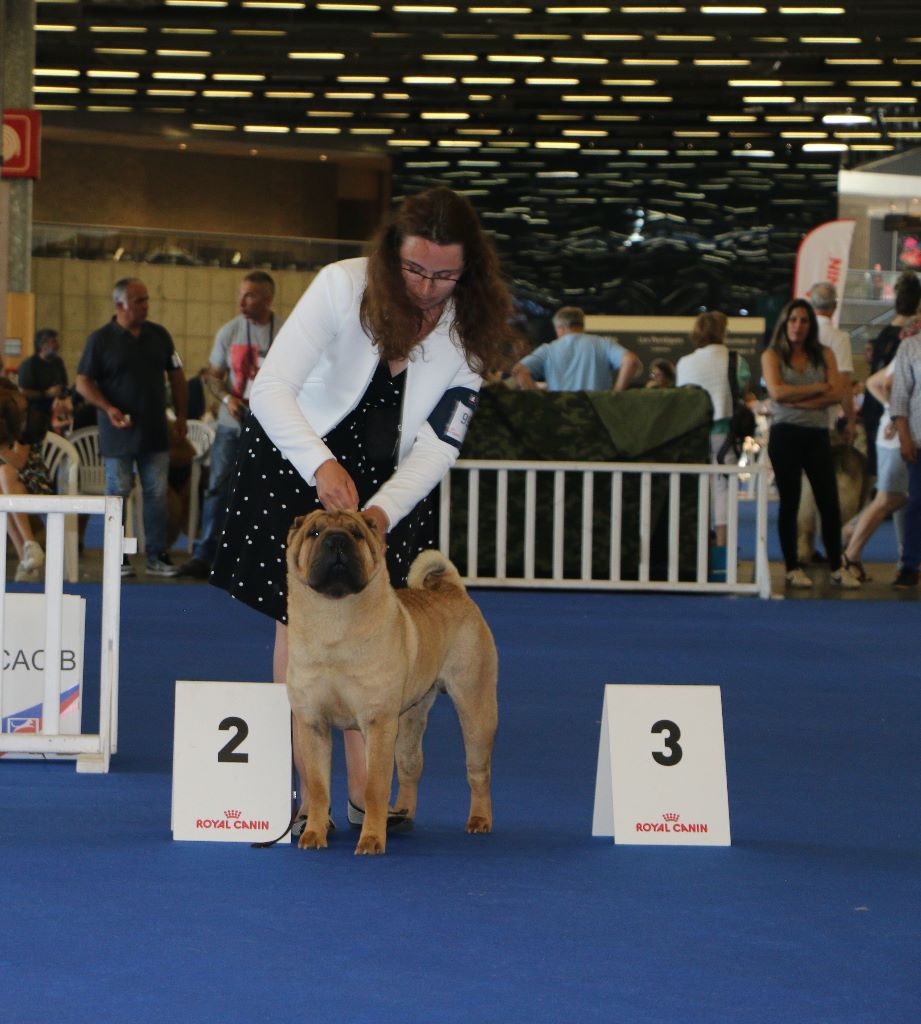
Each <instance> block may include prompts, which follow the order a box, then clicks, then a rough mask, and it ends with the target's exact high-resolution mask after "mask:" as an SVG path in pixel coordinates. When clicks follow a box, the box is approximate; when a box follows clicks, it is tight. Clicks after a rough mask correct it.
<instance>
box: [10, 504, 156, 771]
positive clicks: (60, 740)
mask: <svg viewBox="0 0 921 1024" xmlns="http://www.w3.org/2000/svg"><path fill="white" fill-rule="evenodd" d="M14 512H23V513H27V514H31V515H39V514H41V515H44V516H45V517H46V545H45V591H44V597H45V659H44V661H45V666H44V695H43V703H42V722H41V729H40V731H39V732H17V733H0V752H2V753H20V754H49V753H56V754H71V755H75V756H76V759H77V771H78V772H107V771H108V770H109V758H110V756H111V755H112V754H113V753H115V752H116V750H117V747H118V639H119V625H120V613H121V562H122V553H123V552H124V553H129V554H130V553H131V552H132V551H133V550H134V548H135V543H136V542H135V541H134V539H133V538H128V539H126V538H125V537H124V531H123V528H122V499H121V498H116V497H70V496H50V495H49V496H47V497H44V496H38V495H28V496H22V497H18V496H17V497H11V496H10V497H6V496H4V497H0V536H2V538H3V539H2V544H0V550H2V552H3V565H4V566H5V565H6V554H7V530H6V527H7V516H8V515H10V514H11V513H14ZM81 513H83V514H89V515H94V514H96V515H98V514H102V515H103V516H104V517H105V527H104V538H105V541H104V547H103V569H102V630H101V633H102V635H101V650H100V665H99V732H98V733H94V734H86V733H83V734H80V735H65V734H62V733H61V732H60V699H61V698H60V693H61V646H62V644H61V630H62V619H63V615H62V609H63V597H64V520H65V516H67V515H75V514H81ZM6 597H7V588H6V579H5V574H4V582H3V587H2V590H0V651H5V650H6V649H7V645H6V636H5V631H6ZM5 660H6V659H5V657H4V658H3V659H2V660H0V701H2V693H3V669H4V665H3V662H4V661H5Z"/></svg>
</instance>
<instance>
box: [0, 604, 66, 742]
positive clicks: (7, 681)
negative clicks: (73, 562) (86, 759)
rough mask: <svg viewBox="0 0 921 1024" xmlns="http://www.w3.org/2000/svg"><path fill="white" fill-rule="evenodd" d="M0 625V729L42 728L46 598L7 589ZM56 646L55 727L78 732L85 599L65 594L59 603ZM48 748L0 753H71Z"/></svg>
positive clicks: (31, 730) (30, 730)
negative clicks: (57, 701)
mask: <svg viewBox="0 0 921 1024" xmlns="http://www.w3.org/2000/svg"><path fill="white" fill-rule="evenodd" d="M5 603H6V621H5V623H4V631H3V651H2V655H3V678H2V681H0V729H2V731H3V732H4V733H38V732H41V729H42V723H43V721H44V720H45V718H46V714H45V707H44V703H45V674H46V671H45V670H46V665H47V664H48V662H47V658H46V654H45V648H46V646H47V643H46V641H47V637H46V635H45V633H46V630H45V623H46V612H47V609H46V606H45V605H46V602H45V595H44V594H19V593H14V594H7V595H6V602H5ZM61 615H62V618H61V623H60V626H61V651H60V655H59V658H60V661H59V663H58V674H59V678H60V692H61V701H60V705H59V709H58V730H57V731H59V732H60V734H61V735H65V736H78V735H80V728H81V725H80V723H81V717H82V694H83V639H84V633H85V629H86V600H85V599H84V598H82V597H77V596H75V595H73V594H65V595H64V599H63V602H62V608H61ZM74 756H75V755H73V754H60V753H55V752H48V753H44V754H37V753H18V752H17V753H7V754H2V755H0V757H11V758H23V759H30V758H44V759H45V760H54V759H58V758H61V759H67V758H73V757H74Z"/></svg>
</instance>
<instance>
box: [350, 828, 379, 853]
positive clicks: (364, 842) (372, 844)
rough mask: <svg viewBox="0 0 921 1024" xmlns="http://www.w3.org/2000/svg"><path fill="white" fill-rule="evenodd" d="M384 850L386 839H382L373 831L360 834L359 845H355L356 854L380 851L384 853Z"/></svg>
mask: <svg viewBox="0 0 921 1024" xmlns="http://www.w3.org/2000/svg"><path fill="white" fill-rule="evenodd" d="M383 852H384V840H383V839H380V838H379V837H378V836H376V835H374V834H373V833H372V834H371V835H367V836H366V835H364V833H362V835H361V836H359V839H358V845H357V846H356V847H355V855H356V856H359V855H363V854H371V855H375V854H380V853H383Z"/></svg>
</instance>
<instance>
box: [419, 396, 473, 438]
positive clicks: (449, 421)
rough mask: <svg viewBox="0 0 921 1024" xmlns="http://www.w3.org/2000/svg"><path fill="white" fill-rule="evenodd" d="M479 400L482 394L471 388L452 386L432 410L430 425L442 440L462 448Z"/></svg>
mask: <svg viewBox="0 0 921 1024" xmlns="http://www.w3.org/2000/svg"><path fill="white" fill-rule="evenodd" d="M479 401H480V396H479V395H478V394H477V392H476V391H473V390H472V389H471V388H451V389H450V390H449V391H446V392H445V393H444V395H443V396H442V398H441V401H440V402H439V403H438V405H436V406H435V408H434V409H433V410H432V414H431V416H429V420H428V422H429V426H430V427H431V428H432V430H434V431H435V433H436V434H437V435H438V439H439V440H440V441H444V442H445V443H447V444H450V445H453V446H454V447H455V448H460V447H461V445H462V444H463V443H464V438H465V437H466V436H467V428H468V427H469V426H470V421H471V420H472V419H473V414H474V412H475V411H476V407H477V405H478V404H479Z"/></svg>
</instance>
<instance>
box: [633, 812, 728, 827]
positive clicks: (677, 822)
mask: <svg viewBox="0 0 921 1024" xmlns="http://www.w3.org/2000/svg"><path fill="white" fill-rule="evenodd" d="M636 831H637V832H709V831H710V826H709V825H707V824H704V823H703V822H700V823H694V824H685V823H684V822H682V820H681V815H680V814H676V813H675V812H674V811H666V812H665V813H664V814H663V815H662V820H661V821H638V822H636Z"/></svg>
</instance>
